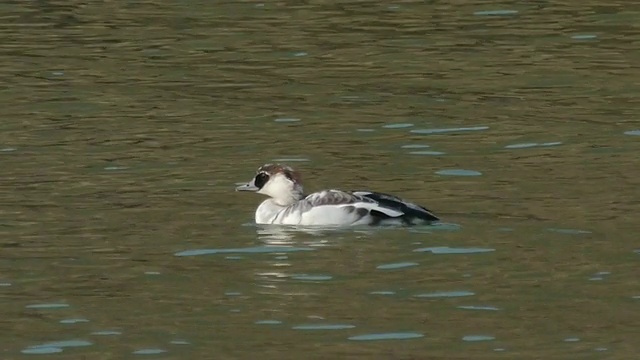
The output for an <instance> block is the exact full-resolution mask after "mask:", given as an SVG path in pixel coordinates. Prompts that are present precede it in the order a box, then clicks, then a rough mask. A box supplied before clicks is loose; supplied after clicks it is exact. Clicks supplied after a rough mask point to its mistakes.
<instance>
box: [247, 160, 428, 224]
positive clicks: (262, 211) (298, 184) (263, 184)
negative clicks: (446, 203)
mask: <svg viewBox="0 0 640 360" xmlns="http://www.w3.org/2000/svg"><path fill="white" fill-rule="evenodd" d="M236 191H253V192H257V193H258V194H263V195H267V196H269V199H267V200H265V201H263V202H262V204H260V206H258V209H257V210H256V214H255V220H256V223H257V224H278V225H323V226H351V225H387V224H396V225H398V224H399V225H416V224H429V223H432V222H434V221H438V220H439V219H438V217H437V216H435V215H434V214H433V213H432V212H431V211H430V210H428V209H426V208H424V207H422V206H419V205H416V204H413V203H410V202H408V201H405V200H402V199H400V198H398V197H395V196H393V195H388V194H383V193H378V192H373V191H341V190H334V189H331V190H322V191H318V192H315V193H312V194H309V195H305V194H304V191H303V187H302V178H301V177H300V174H299V173H298V172H296V171H295V170H293V169H292V168H291V167H289V166H286V165H280V164H266V165H263V166H261V167H260V168H259V169H258V171H257V173H256V175H255V177H254V178H253V180H251V182H249V183H247V184H244V185H241V186H238V187H237V188H236Z"/></svg>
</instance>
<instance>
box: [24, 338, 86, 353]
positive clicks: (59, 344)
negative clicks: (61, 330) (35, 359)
mask: <svg viewBox="0 0 640 360" xmlns="http://www.w3.org/2000/svg"><path fill="white" fill-rule="evenodd" d="M90 345H93V343H92V342H90V341H86V340H64V341H52V342H48V343H44V344H39V345H33V346H29V347H27V348H26V349H23V350H22V353H23V354H54V353H59V352H62V350H63V349H64V348H67V347H83V346H90Z"/></svg>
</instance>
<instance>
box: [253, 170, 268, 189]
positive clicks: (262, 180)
mask: <svg viewBox="0 0 640 360" xmlns="http://www.w3.org/2000/svg"><path fill="white" fill-rule="evenodd" d="M267 181H269V175H267V174H265V173H260V174H258V175H256V178H255V179H254V181H253V184H254V185H255V186H256V187H257V188H258V189H262V187H263V186H264V184H266V183H267Z"/></svg>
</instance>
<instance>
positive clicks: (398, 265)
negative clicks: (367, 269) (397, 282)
mask: <svg viewBox="0 0 640 360" xmlns="http://www.w3.org/2000/svg"><path fill="white" fill-rule="evenodd" d="M418 265H419V264H418V263H415V262H399V263H392V264H383V265H378V266H376V269H378V270H395V269H404V268H408V267H413V266H418Z"/></svg>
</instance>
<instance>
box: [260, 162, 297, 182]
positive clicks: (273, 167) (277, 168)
mask: <svg viewBox="0 0 640 360" xmlns="http://www.w3.org/2000/svg"><path fill="white" fill-rule="evenodd" d="M258 172H266V173H268V174H270V175H275V174H278V173H281V174H284V176H286V177H287V178H288V179H290V180H292V181H293V182H295V183H298V184H302V177H301V176H300V173H298V172H297V171H295V170H293V169H292V168H291V167H289V166H286V165H281V164H265V165H262V166H261V167H260V168H259V169H258Z"/></svg>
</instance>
